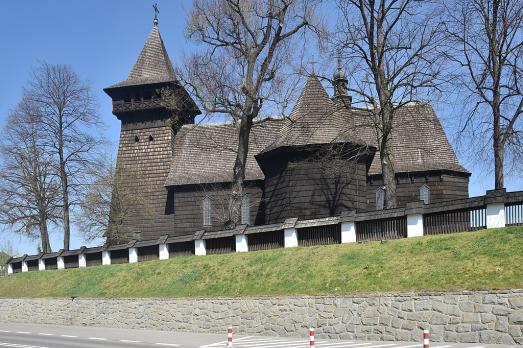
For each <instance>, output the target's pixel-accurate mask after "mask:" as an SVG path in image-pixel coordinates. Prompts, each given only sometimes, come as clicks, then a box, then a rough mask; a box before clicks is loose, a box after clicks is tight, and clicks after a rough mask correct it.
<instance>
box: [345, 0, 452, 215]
mask: <svg viewBox="0 0 523 348" xmlns="http://www.w3.org/2000/svg"><path fill="white" fill-rule="evenodd" d="M338 7H339V9H340V16H341V18H340V21H339V26H338V28H337V34H338V35H337V39H338V40H337V41H336V50H340V54H343V55H344V56H345V57H346V58H347V61H349V62H350V69H349V76H350V88H349V91H350V92H353V93H354V94H355V104H357V103H360V104H362V105H363V106H364V107H367V108H369V112H368V113H367V115H368V117H367V120H366V122H368V125H369V126H371V127H373V128H374V130H375V133H376V137H377V147H378V153H379V155H380V160H381V169H382V175H383V183H384V186H385V207H386V208H394V207H396V206H397V197H396V171H395V168H394V158H393V154H392V136H393V129H394V127H395V126H397V124H396V122H395V117H394V115H395V112H396V110H397V109H399V108H401V107H402V106H404V105H405V104H407V103H409V102H412V101H417V100H420V99H421V98H422V96H423V93H428V92H430V91H434V90H438V89H439V85H440V83H441V80H440V78H441V77H442V73H443V68H444V65H443V54H441V50H439V47H440V46H441V45H442V43H443V35H442V33H443V30H442V28H441V26H440V25H439V24H438V23H437V22H436V21H434V20H433V18H435V16H434V12H433V8H432V4H431V2H430V1H424V2H420V1H416V0H338ZM413 136H414V135H413Z"/></svg>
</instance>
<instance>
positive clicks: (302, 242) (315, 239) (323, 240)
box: [298, 224, 341, 246]
mask: <svg viewBox="0 0 523 348" xmlns="http://www.w3.org/2000/svg"><path fill="white" fill-rule="evenodd" d="M340 243H341V225H340V224H335V225H326V226H315V227H305V228H299V229H298V245H299V246H313V245H328V244H340Z"/></svg>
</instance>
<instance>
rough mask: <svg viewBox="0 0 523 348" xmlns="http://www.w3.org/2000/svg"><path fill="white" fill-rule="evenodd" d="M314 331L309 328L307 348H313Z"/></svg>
mask: <svg viewBox="0 0 523 348" xmlns="http://www.w3.org/2000/svg"><path fill="white" fill-rule="evenodd" d="M314 346H315V344H314V329H313V328H312V327H311V328H310V329H309V347H314Z"/></svg>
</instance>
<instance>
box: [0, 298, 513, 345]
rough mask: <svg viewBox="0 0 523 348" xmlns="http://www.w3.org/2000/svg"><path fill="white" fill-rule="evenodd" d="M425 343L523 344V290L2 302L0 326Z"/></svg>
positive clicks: (11, 300)
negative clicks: (230, 331)
mask: <svg viewBox="0 0 523 348" xmlns="http://www.w3.org/2000/svg"><path fill="white" fill-rule="evenodd" d="M2 321H3V322H17V323H46V324H57V325H80V326H81V325H90V326H102V327H117V328H134V329H157V330H173V331H192V332H209V333H210V332H213V333H223V332H224V330H225V329H226V328H227V327H228V326H232V327H233V328H234V332H236V333H238V334H249V335H276V336H299V337H307V335H308V334H309V328H310V327H314V328H315V329H316V332H315V333H316V337H317V338H334V339H351V340H352V339H355V340H392V341H394V340H398V341H415V342H421V340H422V338H423V329H429V330H430V334H431V341H435V342H438V341H448V342H469V343H503V344H514V343H516V344H523V333H522V331H523V289H518V290H507V291H494V292H492V291H491V292H487V291H478V292H460V293H426V294H403V295H381V296H374V295H369V296H340V297H274V298H271V297H248V298H194V299H193V298H181V299H169V300H167V299H92V298H76V299H74V300H73V299H69V298H48V299H47V298H32V299H15V298H2V299H0V322H2Z"/></svg>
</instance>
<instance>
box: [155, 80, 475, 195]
mask: <svg viewBox="0 0 523 348" xmlns="http://www.w3.org/2000/svg"><path fill="white" fill-rule="evenodd" d="M371 116H372V111H371V110H367V109H356V108H347V107H345V106H343V105H340V104H339V103H335V102H333V101H332V100H331V99H330V98H329V96H328V95H327V92H326V91H325V89H324V88H323V86H322V85H321V83H320V81H319V80H318V78H317V77H316V76H311V77H309V79H308V81H307V84H306V86H305V88H304V90H303V92H302V94H301V95H300V98H299V99H298V101H297V103H296V106H295V107H294V109H293V111H292V113H291V115H290V116H289V118H288V119H266V120H263V121H261V122H258V123H256V124H255V125H254V126H253V128H252V133H251V137H250V142H249V154H248V158H247V166H246V173H245V179H246V180H263V179H264V178H265V177H264V175H263V172H262V171H261V169H260V167H259V165H258V162H257V161H256V159H255V157H254V156H255V155H257V154H260V153H262V152H265V153H266V152H269V151H271V150H273V149H276V148H278V147H282V146H302V145H309V144H326V143H339V142H350V143H352V144H358V145H363V146H369V147H375V148H377V147H378V146H377V145H378V141H377V136H376V131H375V128H374V127H373V126H372V122H371V120H372V117H371ZM394 117H395V118H394V119H395V121H394V127H393V131H392V153H393V156H394V165H395V170H396V173H407V172H419V171H433V170H434V171H444V170H448V171H453V172H460V173H464V174H468V171H467V170H466V169H465V168H463V167H462V166H461V165H460V164H459V162H458V160H457V158H456V154H455V153H454V150H453V149H452V146H451V145H450V144H449V142H448V139H447V137H446V135H445V132H444V130H443V127H442V126H441V124H440V122H439V120H438V118H437V116H436V114H435V113H434V110H433V109H432V107H431V106H430V105H429V104H424V103H413V104H409V105H405V106H402V107H401V108H399V109H397V110H396V111H395V116H394ZM237 144H238V130H237V128H236V126H234V125H233V124H222V125H185V126H183V127H182V128H181V129H180V131H179V132H178V133H177V135H176V137H175V144H174V157H173V161H172V164H171V169H170V173H169V176H168V178H167V180H166V182H165V185H166V186H176V185H188V184H203V183H217V182H230V181H232V171H233V165H234V161H235V158H236V148H237ZM268 155H269V156H270V154H268ZM369 174H370V175H379V174H381V164H380V157H379V151H377V152H376V154H375V156H374V158H373V161H372V163H371V166H370V169H369Z"/></svg>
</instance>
